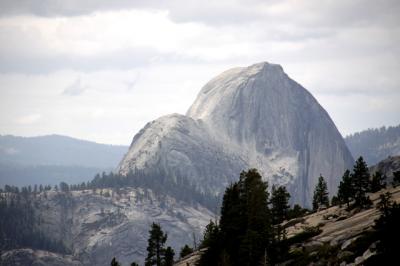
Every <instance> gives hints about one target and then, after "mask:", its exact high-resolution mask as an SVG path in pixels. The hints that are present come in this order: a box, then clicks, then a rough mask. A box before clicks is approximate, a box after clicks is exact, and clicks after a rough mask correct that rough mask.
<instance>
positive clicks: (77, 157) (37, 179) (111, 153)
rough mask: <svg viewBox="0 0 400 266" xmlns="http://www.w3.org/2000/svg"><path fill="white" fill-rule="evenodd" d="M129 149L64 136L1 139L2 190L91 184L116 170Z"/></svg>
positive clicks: (0, 174) (9, 137)
mask: <svg viewBox="0 0 400 266" xmlns="http://www.w3.org/2000/svg"><path fill="white" fill-rule="evenodd" d="M127 149H128V147H127V146H120V145H107V144H99V143H95V142H91V141H86V140H79V139H75V138H71V137H67V136H61V135H48V136H39V137H17V136H12V135H5V136H4V135H0V186H2V185H5V184H9V185H17V186H21V185H32V184H52V185H54V184H58V183H59V182H60V181H66V182H68V183H79V182H83V181H89V180H91V179H92V178H93V177H94V175H95V174H96V173H99V172H102V171H112V170H114V169H115V167H116V166H117V165H118V162H119V161H120V160H121V158H122V157H123V156H124V154H125V153H126V151H127Z"/></svg>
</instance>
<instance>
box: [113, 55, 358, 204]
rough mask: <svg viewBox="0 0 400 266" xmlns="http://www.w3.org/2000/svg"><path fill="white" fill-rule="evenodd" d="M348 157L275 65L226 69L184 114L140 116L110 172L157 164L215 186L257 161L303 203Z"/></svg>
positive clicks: (320, 113) (332, 186) (321, 114)
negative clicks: (138, 125)
mask: <svg viewBox="0 0 400 266" xmlns="http://www.w3.org/2000/svg"><path fill="white" fill-rule="evenodd" d="M352 164H353V158H352V156H351V154H350V152H349V151H348V149H347V147H346V145H345V143H344V141H343V139H342V136H341V135H340V133H339V132H338V130H337V129H336V127H335V125H334V123H333V122H332V120H331V119H330V117H329V115H328V114H327V113H326V111H325V110H324V109H323V108H322V107H321V106H320V105H319V104H318V102H317V101H316V100H315V98H314V97H313V96H312V95H311V94H310V93H309V92H308V91H307V90H306V89H304V88H303V87H302V86H301V85H299V84H298V83H296V82H295V81H293V80H292V79H290V78H289V77H288V76H287V74H286V73H285V72H284V71H283V69H282V67H281V66H279V65H274V64H269V63H259V64H255V65H252V66H249V67H244V68H234V69H231V70H228V71H226V72H224V73H222V74H220V75H219V76H217V77H215V78H214V79H212V80H211V81H210V82H208V83H207V84H206V85H205V86H204V87H203V88H202V90H201V91H200V93H199V95H198V97H197V99H196V100H195V102H194V103H193V105H192V106H191V107H190V109H189V110H188V112H187V114H186V116H183V115H169V116H164V117H161V118H159V119H157V120H155V121H153V122H150V123H148V124H147V125H146V126H145V127H144V128H143V129H142V130H141V131H140V132H139V133H138V134H136V136H135V137H134V139H133V141H132V144H131V146H130V149H129V151H128V153H127V154H126V156H125V158H124V159H123V160H122V162H121V163H120V165H119V167H118V172H119V173H121V174H127V173H129V172H130V171H136V170H138V169H139V170H141V171H147V172H151V171H163V172H164V173H167V175H168V176H170V177H171V179H172V180H173V179H174V178H175V177H176V176H185V177H186V178H188V180H189V182H190V183H193V184H196V186H197V187H198V188H199V190H207V191H212V192H214V193H220V192H221V191H223V189H224V188H225V187H226V185H227V184H228V183H230V182H231V181H232V180H234V179H236V178H237V176H238V174H239V172H240V171H241V170H245V169H246V168H257V169H259V171H260V172H261V173H262V175H263V176H264V178H265V179H266V180H268V181H270V182H271V183H274V184H281V185H286V186H287V187H288V189H289V191H290V193H291V195H292V198H293V199H294V202H297V203H300V204H303V205H310V203H311V196H312V191H313V189H314V187H315V185H316V182H317V178H318V176H319V175H320V174H322V175H323V176H324V177H325V178H326V179H327V181H328V188H329V190H330V193H335V192H336V189H337V185H338V182H339V178H340V177H341V176H342V174H343V172H344V170H345V169H347V168H351V167H352Z"/></svg>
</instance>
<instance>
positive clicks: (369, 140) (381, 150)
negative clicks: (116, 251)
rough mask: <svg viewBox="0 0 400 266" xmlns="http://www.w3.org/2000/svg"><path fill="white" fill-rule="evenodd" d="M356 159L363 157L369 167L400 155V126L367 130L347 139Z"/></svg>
mask: <svg viewBox="0 0 400 266" xmlns="http://www.w3.org/2000/svg"><path fill="white" fill-rule="evenodd" d="M345 141H346V144H347V147H349V149H350V151H351V153H352V155H353V157H354V158H358V157H359V156H363V157H364V159H365V161H366V162H367V163H368V165H373V164H377V163H378V162H380V161H381V160H383V159H386V158H387V157H388V156H396V155H400V125H398V126H390V127H381V128H375V129H367V130H363V131H361V132H357V133H354V134H351V135H349V136H347V137H346V138H345Z"/></svg>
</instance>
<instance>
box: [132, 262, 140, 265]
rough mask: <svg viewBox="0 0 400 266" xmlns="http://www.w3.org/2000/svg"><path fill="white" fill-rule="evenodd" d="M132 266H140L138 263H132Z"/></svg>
mask: <svg viewBox="0 0 400 266" xmlns="http://www.w3.org/2000/svg"><path fill="white" fill-rule="evenodd" d="M131 266H139V264H138V263H137V262H132V263H131Z"/></svg>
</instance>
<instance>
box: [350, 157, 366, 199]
mask: <svg viewBox="0 0 400 266" xmlns="http://www.w3.org/2000/svg"><path fill="white" fill-rule="evenodd" d="M369 177H370V176H369V171H368V167H367V163H366V162H365V161H364V159H363V157H362V156H360V157H359V158H358V159H357V161H356V164H355V165H354V168H353V174H352V175H351V179H352V186H353V189H354V200H355V206H358V207H364V206H367V205H369V204H370V200H369V198H368V197H367V192H369V191H370V180H369Z"/></svg>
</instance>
